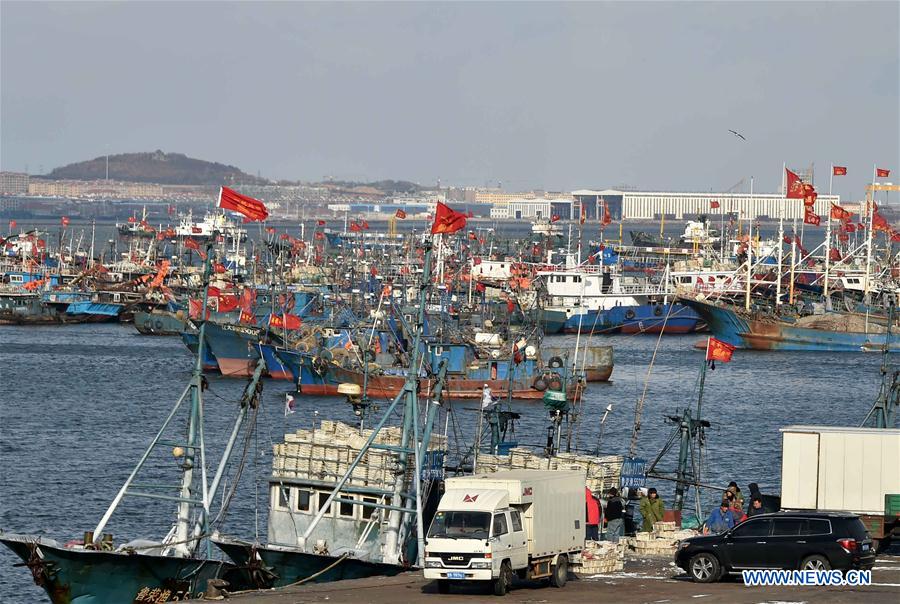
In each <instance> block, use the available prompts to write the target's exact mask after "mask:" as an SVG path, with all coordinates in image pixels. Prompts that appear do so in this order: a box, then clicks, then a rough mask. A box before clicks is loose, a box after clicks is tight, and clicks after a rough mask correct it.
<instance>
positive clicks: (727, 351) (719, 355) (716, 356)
mask: <svg viewBox="0 0 900 604" xmlns="http://www.w3.org/2000/svg"><path fill="white" fill-rule="evenodd" d="M734 349H735V346H732V345H731V344H729V343H728V342H723V341H722V340H718V339H716V338H713V337H709V338H707V340H706V360H707V361H713V362H715V361H719V362H721V363H729V362H731V356H732V355H733V354H734Z"/></svg>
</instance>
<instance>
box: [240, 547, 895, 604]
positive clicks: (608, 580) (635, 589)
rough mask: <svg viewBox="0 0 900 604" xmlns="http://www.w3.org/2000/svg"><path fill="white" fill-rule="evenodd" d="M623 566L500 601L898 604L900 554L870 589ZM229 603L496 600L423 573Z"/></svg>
mask: <svg viewBox="0 0 900 604" xmlns="http://www.w3.org/2000/svg"><path fill="white" fill-rule="evenodd" d="M625 569H626V570H625V571H622V572H618V573H613V574H609V575H597V576H594V577H590V578H586V579H582V580H571V581H570V582H569V583H568V585H566V586H565V587H564V588H563V589H554V588H552V587H544V586H543V585H541V584H539V583H523V582H516V583H515V584H514V585H513V589H512V591H511V592H510V593H509V594H508V595H507V596H506V597H505V599H503V600H502V601H503V602H507V603H508V604H514V603H516V604H517V603H527V604H538V603H544V602H547V603H550V602H571V603H573V604H575V603H577V604H586V603H588V602H599V601H601V600H607V599H609V600H610V601H613V602H615V603H616V604H624V603H631V602H635V603H638V602H640V603H645V602H646V603H655V604H677V603H680V602H691V603H693V604H697V602H698V601H699V602H727V603H728V604H768V603H772V604H774V603H778V604H788V603H791V604H793V603H797V604H799V603H801V602H804V603H805V602H809V603H816V604H818V603H819V602H835V603H838V602H841V603H842V602H866V603H867V604H876V603H879V604H880V603H881V602H890V603H894V604H896V603H898V602H900V555H888V556H884V557H879V559H878V562H877V563H876V564H875V569H874V571H873V573H872V582H873V585H871V586H868V587H744V585H743V583H742V582H741V579H740V577H731V578H729V579H728V580H726V581H724V582H722V583H715V584H711V585H698V584H696V583H693V582H691V581H690V580H688V579H687V578H686V577H685V576H684V574H683V573H682V572H681V571H680V569H678V568H676V567H675V566H674V565H673V564H670V563H669V562H668V561H650V560H628V562H627V563H626V566H625ZM230 599H231V600H232V601H234V602H248V603H251V602H252V603H253V604H300V603H307V602H310V603H312V602H328V603H329V604H333V603H345V602H346V603H348V604H364V603H370V602H371V603H372V604H406V603H408V602H409V603H412V602H423V603H430V604H457V603H460V604H461V603H471V602H481V601H495V602H496V601H501V599H500V598H495V597H494V596H493V595H490V594H489V592H488V590H487V589H486V588H483V587H480V586H476V585H473V586H464V587H463V586H459V587H454V588H452V589H451V592H450V594H448V595H440V594H438V593H437V589H436V586H435V584H433V583H431V582H428V581H425V580H424V579H423V578H422V575H421V573H406V574H402V575H399V576H397V577H376V578H371V579H359V580H354V581H339V582H335V583H327V584H321V585H305V586H298V587H294V588H288V589H284V590H277V591H268V592H252V593H245V594H235V595H233V596H232V597H231V598H230Z"/></svg>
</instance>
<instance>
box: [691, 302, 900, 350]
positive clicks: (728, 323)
mask: <svg viewBox="0 0 900 604" xmlns="http://www.w3.org/2000/svg"><path fill="white" fill-rule="evenodd" d="M682 301H683V303H684V304H685V305H687V306H690V307H691V308H693V309H694V310H695V311H697V313H698V314H699V315H700V316H701V317H703V319H704V320H705V321H706V324H707V325H708V326H709V330H710V331H711V332H712V334H713V336H715V337H716V338H717V339H719V340H722V341H723V342H727V343H729V344H731V345H732V346H736V347H738V348H747V349H752V350H784V351H825V352H861V351H862V352H869V351H880V350H882V348H883V346H884V345H885V342H886V341H887V335H886V334H885V333H865V332H862V331H845V330H839V329H822V328H818V329H817V328H812V327H803V326H797V325H793V324H791V323H789V322H787V321H786V320H779V319H778V318H775V317H772V316H767V317H763V318H756V317H755V316H754V315H752V314H751V315H745V314H743V313H739V312H738V311H737V310H736V309H734V308H730V307H728V306H719V305H717V304H711V303H709V302H705V301H699V300H693V299H690V298H685V299H682ZM824 318H827V317H826V316H823V319H824ZM822 323H824V321H823V322H822ZM873 325H874V319H873ZM889 349H890V351H891V352H900V341H897V339H896V338H894V339H892V340H891V342H890V344H889Z"/></svg>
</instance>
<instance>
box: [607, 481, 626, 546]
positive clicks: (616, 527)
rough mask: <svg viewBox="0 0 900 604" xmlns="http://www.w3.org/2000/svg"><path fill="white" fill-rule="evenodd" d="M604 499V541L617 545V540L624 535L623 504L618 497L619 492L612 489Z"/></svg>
mask: <svg viewBox="0 0 900 604" xmlns="http://www.w3.org/2000/svg"><path fill="white" fill-rule="evenodd" d="M608 493H609V496H608V497H607V499H606V509H605V510H604V515H605V517H606V539H607V540H608V541H612V542H613V543H618V542H619V538H620V537H622V536H624V535H625V504H624V503H623V502H622V498H621V497H619V490H618V489H616V487H612V488H611V489H610V490H609V491H608Z"/></svg>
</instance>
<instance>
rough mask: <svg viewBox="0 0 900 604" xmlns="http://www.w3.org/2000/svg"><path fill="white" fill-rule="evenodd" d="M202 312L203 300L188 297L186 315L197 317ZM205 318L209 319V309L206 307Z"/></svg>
mask: <svg viewBox="0 0 900 604" xmlns="http://www.w3.org/2000/svg"><path fill="white" fill-rule="evenodd" d="M202 312H203V300H195V299H194V298H189V299H188V316H190V318H192V319H199V318H200V316H201V314H202ZM206 319H209V309H206Z"/></svg>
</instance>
